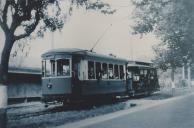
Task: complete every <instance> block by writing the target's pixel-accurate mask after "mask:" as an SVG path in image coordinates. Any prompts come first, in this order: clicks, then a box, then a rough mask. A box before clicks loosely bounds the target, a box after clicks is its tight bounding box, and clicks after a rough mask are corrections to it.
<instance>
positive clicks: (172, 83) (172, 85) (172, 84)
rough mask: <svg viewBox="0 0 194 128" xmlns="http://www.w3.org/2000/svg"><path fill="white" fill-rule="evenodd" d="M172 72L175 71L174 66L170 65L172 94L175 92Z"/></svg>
mask: <svg viewBox="0 0 194 128" xmlns="http://www.w3.org/2000/svg"><path fill="white" fill-rule="evenodd" d="M174 72H175V68H174V67H172V71H171V88H172V95H174V94H175V83H174Z"/></svg>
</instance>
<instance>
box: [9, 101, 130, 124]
mask: <svg viewBox="0 0 194 128" xmlns="http://www.w3.org/2000/svg"><path fill="white" fill-rule="evenodd" d="M126 100H128V98H120V99H117V100H114V101H110V100H109V101H108V100H104V101H98V102H94V101H90V102H73V103H66V104H65V105H62V104H58V105H57V106H51V107H48V108H45V109H41V110H39V111H33V112H23V113H17V114H16V113H10V114H8V119H9V120H21V119H23V118H30V117H36V116H41V115H46V114H52V113H57V112H68V111H80V110H87V109H92V108H94V107H100V106H102V105H113V104H116V103H119V102H125V101H126ZM29 107H36V106H34V105H32V106H29ZM25 108H27V107H25ZM13 109H14V108H13ZM17 109H18V108H17Z"/></svg>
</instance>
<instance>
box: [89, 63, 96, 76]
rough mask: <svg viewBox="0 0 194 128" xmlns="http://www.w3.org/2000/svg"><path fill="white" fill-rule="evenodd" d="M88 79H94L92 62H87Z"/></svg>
mask: <svg viewBox="0 0 194 128" xmlns="http://www.w3.org/2000/svg"><path fill="white" fill-rule="evenodd" d="M88 79H95V71H94V62H92V61H88Z"/></svg>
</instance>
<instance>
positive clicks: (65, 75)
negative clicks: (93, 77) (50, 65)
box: [56, 58, 72, 77]
mask: <svg viewBox="0 0 194 128" xmlns="http://www.w3.org/2000/svg"><path fill="white" fill-rule="evenodd" d="M60 60H63V61H64V60H68V64H69V66H68V68H69V69H65V70H67V71H65V72H67V73H66V74H64V65H63V66H62V70H61V71H62V73H59V64H58V63H59V61H60ZM56 64H57V74H56V75H57V77H71V71H72V70H71V59H69V58H61V59H56ZM61 71H60V72H61Z"/></svg>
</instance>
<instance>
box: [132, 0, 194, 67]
mask: <svg viewBox="0 0 194 128" xmlns="http://www.w3.org/2000/svg"><path fill="white" fill-rule="evenodd" d="M133 4H134V5H135V6H136V8H135V11H134V18H135V20H136V24H135V25H134V26H133V29H134V33H135V34H142V35H143V34H146V33H150V32H153V33H154V34H155V35H156V36H157V37H158V38H159V39H160V40H161V41H162V43H160V44H159V45H158V46H157V47H160V46H161V45H162V46H163V49H162V51H163V52H162V53H160V52H161V51H160V50H159V49H160V48H158V49H155V51H156V55H157V57H156V60H155V61H157V62H158V64H159V65H160V66H161V65H163V66H162V67H165V68H169V67H171V68H172V69H174V68H176V67H179V66H181V65H185V64H187V63H192V62H193V60H194V43H193V42H194V37H193V34H194V15H193V11H194V8H193V6H194V1H193V0H133ZM158 50H159V51H158Z"/></svg>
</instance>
